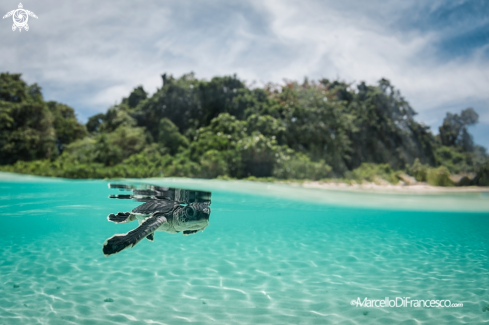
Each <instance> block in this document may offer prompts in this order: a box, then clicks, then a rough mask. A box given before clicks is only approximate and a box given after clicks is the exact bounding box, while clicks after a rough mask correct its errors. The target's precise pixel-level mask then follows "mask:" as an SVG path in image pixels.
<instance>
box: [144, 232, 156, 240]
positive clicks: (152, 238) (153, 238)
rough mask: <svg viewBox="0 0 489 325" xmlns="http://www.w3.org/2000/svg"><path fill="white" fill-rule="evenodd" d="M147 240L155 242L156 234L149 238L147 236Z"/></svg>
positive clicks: (150, 235)
mask: <svg viewBox="0 0 489 325" xmlns="http://www.w3.org/2000/svg"><path fill="white" fill-rule="evenodd" d="M146 239H147V240H149V241H153V240H155V234H154V233H152V234H149V235H148V236H146Z"/></svg>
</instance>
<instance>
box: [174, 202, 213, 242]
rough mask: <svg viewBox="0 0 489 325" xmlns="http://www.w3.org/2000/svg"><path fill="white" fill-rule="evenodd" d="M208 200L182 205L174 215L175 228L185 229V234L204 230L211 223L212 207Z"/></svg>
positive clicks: (178, 229)
mask: <svg viewBox="0 0 489 325" xmlns="http://www.w3.org/2000/svg"><path fill="white" fill-rule="evenodd" d="M209 204H210V203H208V202H196V203H190V204H189V205H187V206H186V207H181V209H178V210H177V211H175V213H174V215H173V224H174V227H175V230H177V231H183V234H184V235H191V234H194V233H196V232H197V231H199V230H204V229H205V227H207V226H208V225H209V215H210V214H211V209H210V208H209Z"/></svg>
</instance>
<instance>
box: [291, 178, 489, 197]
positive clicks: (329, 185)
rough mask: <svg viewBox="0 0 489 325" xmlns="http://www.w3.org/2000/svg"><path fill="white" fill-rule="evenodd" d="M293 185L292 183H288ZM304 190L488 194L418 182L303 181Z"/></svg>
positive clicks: (488, 189) (483, 188)
mask: <svg viewBox="0 0 489 325" xmlns="http://www.w3.org/2000/svg"><path fill="white" fill-rule="evenodd" d="M288 184H290V185H293V183H288ZM301 186H302V187H304V188H311V189H324V190H343V191H362V192H363V191H371V192H396V193H411V194H413V193H466V192H489V187H486V186H458V187H444V186H432V185H429V184H428V183H424V182H418V183H417V184H414V185H392V184H384V185H379V184H376V183H371V182H363V183H362V184H353V185H351V184H347V183H344V182H319V181H305V182H303V183H302V184H301Z"/></svg>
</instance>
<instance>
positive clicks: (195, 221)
mask: <svg viewBox="0 0 489 325" xmlns="http://www.w3.org/2000/svg"><path fill="white" fill-rule="evenodd" d="M122 186H124V185H109V187H110V188H119V189H126V190H132V191H133V193H134V194H133V195H111V196H110V197H111V198H118V199H128V198H133V199H136V200H138V201H144V202H145V203H144V204H142V205H140V206H138V207H137V208H135V209H133V210H132V211H131V212H119V213H117V214H113V213H111V214H109V216H108V217H107V219H108V220H109V221H112V222H115V223H127V222H131V221H134V220H138V222H139V227H137V228H136V229H133V230H131V231H129V232H128V233H126V234H120V235H114V236H112V237H110V238H109V239H107V240H106V241H105V242H104V244H103V247H102V251H103V252H104V254H105V256H109V255H112V254H116V253H119V252H120V251H122V250H124V249H126V248H128V247H133V246H134V245H136V244H137V243H138V242H139V241H141V240H142V239H143V238H145V237H146V238H147V239H148V240H150V241H153V240H154V233H155V231H165V232H167V233H171V234H175V233H179V232H182V233H183V235H184V236H188V235H192V234H195V233H197V232H198V231H201V230H202V231H203V230H204V229H205V228H206V227H207V226H208V225H209V215H210V213H211V210H210V208H209V205H210V203H211V202H210V193H209V192H201V191H189V190H181V189H171V188H162V187H150V188H146V189H142V190H141V189H139V190H138V189H134V188H130V187H122ZM175 193H177V195H176V197H175ZM155 194H158V195H155ZM182 197H183V199H182ZM189 201H190V202H189Z"/></svg>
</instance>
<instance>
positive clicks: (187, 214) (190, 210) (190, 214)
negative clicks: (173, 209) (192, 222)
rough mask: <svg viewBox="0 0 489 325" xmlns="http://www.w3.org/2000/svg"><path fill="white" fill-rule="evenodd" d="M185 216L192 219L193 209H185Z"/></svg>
mask: <svg viewBox="0 0 489 325" xmlns="http://www.w3.org/2000/svg"><path fill="white" fill-rule="evenodd" d="M185 215H186V216H187V217H193V216H195V210H194V208H192V207H186V208H185Z"/></svg>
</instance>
